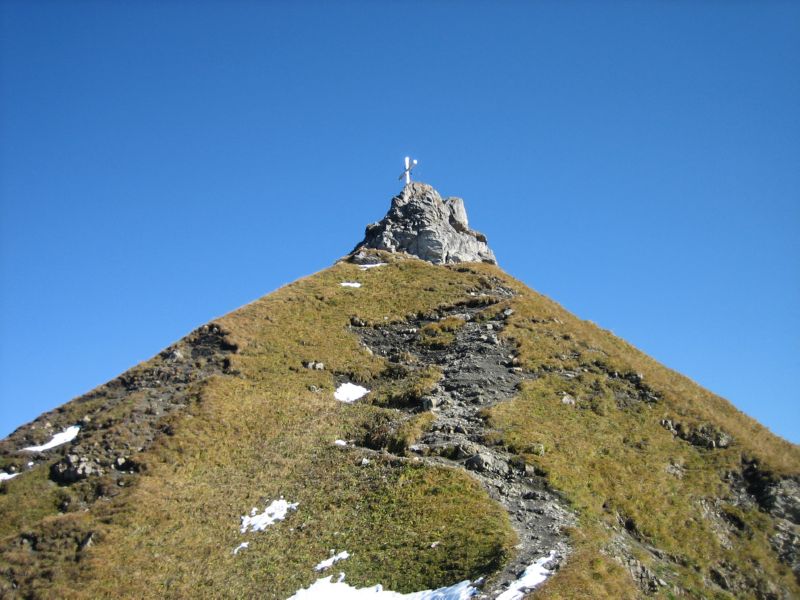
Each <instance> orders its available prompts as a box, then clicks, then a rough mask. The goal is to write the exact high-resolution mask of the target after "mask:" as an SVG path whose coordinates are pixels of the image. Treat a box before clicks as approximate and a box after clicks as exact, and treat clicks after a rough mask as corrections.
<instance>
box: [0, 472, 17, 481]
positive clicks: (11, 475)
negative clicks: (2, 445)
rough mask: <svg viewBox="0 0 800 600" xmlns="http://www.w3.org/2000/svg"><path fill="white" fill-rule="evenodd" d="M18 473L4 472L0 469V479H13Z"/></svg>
mask: <svg viewBox="0 0 800 600" xmlns="http://www.w3.org/2000/svg"><path fill="white" fill-rule="evenodd" d="M17 475H19V473H6V472H4V471H0V481H8V480H9V479H14V477H16V476H17Z"/></svg>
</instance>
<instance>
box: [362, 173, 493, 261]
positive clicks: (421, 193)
mask: <svg viewBox="0 0 800 600" xmlns="http://www.w3.org/2000/svg"><path fill="white" fill-rule="evenodd" d="M360 248H376V249H378V250H387V251H389V252H406V253H408V254H413V255H414V256H418V257H419V258H421V259H423V260H427V261H429V262H432V263H434V264H448V263H460V262H485V263H491V264H497V260H496V259H495V257H494V253H493V252H492V251H491V249H490V248H489V246H488V245H487V243H486V237H485V236H484V235H483V234H482V233H478V232H477V231H473V230H471V229H470V228H469V222H468V221H467V211H466V209H465V208H464V201H463V200H462V199H461V198H446V199H444V200H442V197H441V196H440V195H439V192H437V191H436V190H435V189H433V188H432V187H431V186H429V185H427V184H425V183H419V182H412V183H409V184H407V185H406V186H405V187H404V188H403V191H402V192H401V193H400V194H399V195H397V196H395V197H394V198H393V199H392V206H391V208H390V209H389V212H388V213H386V216H385V217H384V218H383V220H381V221H379V222H378V223H373V224H371V225H368V226H367V230H366V233H365V236H364V240H363V241H362V242H361V243H360V244H359V245H358V246H357V247H356V250H359V249H360Z"/></svg>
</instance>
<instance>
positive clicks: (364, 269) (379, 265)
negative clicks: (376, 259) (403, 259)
mask: <svg viewBox="0 0 800 600" xmlns="http://www.w3.org/2000/svg"><path fill="white" fill-rule="evenodd" d="M384 266H386V263H375V264H373V265H358V268H359V269H361V270H362V271H366V270H367V269H374V268H375V267H384Z"/></svg>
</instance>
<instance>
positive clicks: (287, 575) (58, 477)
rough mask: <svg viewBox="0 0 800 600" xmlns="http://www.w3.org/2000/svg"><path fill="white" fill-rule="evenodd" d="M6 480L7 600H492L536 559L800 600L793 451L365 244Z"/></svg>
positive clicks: (576, 338) (476, 280)
mask: <svg viewBox="0 0 800 600" xmlns="http://www.w3.org/2000/svg"><path fill="white" fill-rule="evenodd" d="M464 230H465V231H462V230H460V229H459V231H461V233H463V234H464V235H472V236H473V237H474V232H471V233H468V232H469V230H468V227H466V218H464ZM374 232H375V229H374V228H373V233H374ZM378 237H381V236H378ZM381 239H383V240H384V241H386V239H387V237H386V236H383V237H382V238H381ZM484 241H485V238H484ZM381 243H383V242H381ZM392 249H394V248H392ZM481 251H482V252H485V250H484V249H483V248H482V249H481ZM439 255H440V256H442V257H443V259H442V261H441V262H443V263H447V262H448V260H446V257H447V256H448V255H449V254H448V252H447V251H446V249H445V250H444V251H443V252H440V253H439ZM353 260H355V261H356V262H353ZM356 263H360V264H356ZM343 284H348V285H343ZM354 284H360V286H356V285H354ZM346 384H352V385H346ZM355 386H360V387H361V388H363V389H362V390H361V393H363V390H369V392H368V393H366V394H364V395H363V396H361V397H359V398H357V399H354V398H355V396H357V395H358V394H357V393H352V395H350V396H348V395H347V393H349V392H358V391H359V387H355ZM337 396H338V399H337ZM353 399H354V400H353ZM70 427H73V429H71V430H70V429H69V428H70ZM75 427H79V429H75ZM61 432H68V433H71V434H74V435H75V437H74V438H72V439H69V440H68V441H65V442H64V443H62V444H60V445H57V446H53V447H51V448H48V449H39V451H37V450H24V448H30V447H33V446H37V445H39V446H41V445H45V444H46V443H47V442H48V441H49V440H51V439H52V438H53V436H54V435H56V434H59V433H61ZM69 437H70V436H69V435H66V436H64V438H62V439H66V438H69ZM56 441H58V440H56ZM0 471H2V472H3V473H5V476H4V480H3V481H2V482H0V515H2V519H0V592H1V594H2V595H3V597H9V598H14V597H19V598H55V597H58V598H99V597H114V596H117V597H137V598H164V597H166V598H222V597H228V598H244V597H259V598H276V599H286V598H289V597H290V596H292V595H293V594H295V593H296V592H297V591H298V590H301V589H303V588H307V587H308V586H310V585H311V584H312V583H314V582H315V581H317V580H318V579H320V578H321V577H325V576H328V575H331V574H338V573H339V572H344V573H345V574H346V580H345V581H346V582H347V583H349V584H350V585H352V586H355V587H359V588H360V587H364V586H369V585H376V584H382V585H383V586H384V587H385V588H386V589H391V590H395V591H399V592H413V591H419V590H425V589H434V588H439V587H445V586H451V585H453V584H456V583H457V582H460V581H463V580H469V581H470V582H472V584H471V585H472V586H474V589H476V590H479V591H478V593H479V594H480V595H482V596H484V597H496V596H497V595H498V594H499V593H501V592H502V591H503V590H506V589H507V588H509V586H514V585H516V584H515V582H516V581H518V577H519V575H520V572H522V571H523V570H524V569H525V567H526V566H528V565H532V564H538V565H540V566H541V565H544V567H546V568H547V569H548V570H549V571H548V570H544V571H543V572H544V574H547V573H548V572H554V574H553V575H552V576H550V577H549V578H548V579H547V581H546V582H545V583H544V584H542V585H540V586H539V587H537V588H536V590H535V591H534V592H533V593H532V597H535V598H601V597H609V598H634V597H646V596H653V597H663V598H670V597H691V598H708V597H715V598H734V597H736V598H741V597H752V598H792V597H798V596H800V584H799V583H798V580H799V579H800V563H799V561H798V546H799V545H800V544H799V543H798V539H799V538H798V535H799V533H798V532H799V530H798V519H800V497H799V496H800V494H799V493H798V490H799V489H800V485H799V484H798V482H799V481H800V448H798V447H797V446H794V445H792V444H789V443H787V442H785V441H783V440H781V439H779V438H777V437H776V436H774V435H772V434H771V433H770V432H769V431H767V430H766V429H765V428H763V427H762V426H760V425H759V424H758V423H756V422H755V421H753V420H752V419H750V418H749V417H747V416H746V415H744V414H742V413H741V412H739V411H737V410H736V409H735V408H733V407H732V406H731V405H730V404H729V403H728V402H726V401H725V400H723V399H721V398H719V397H717V396H715V395H713V394H711V393H710V392H708V391H706V390H704V389H702V388H700V387H699V386H697V385H696V384H694V383H692V382H691V381H689V380H688V379H686V378H684V377H682V376H680V375H679V374H677V373H674V372H672V371H670V370H669V369H667V368H665V367H663V366H661V365H659V364H658V363H657V362H655V361H653V360H652V359H650V358H649V357H647V356H646V355H644V354H642V353H641V352H639V351H637V350H636V349H635V348H633V347H631V346H630V345H628V344H626V343H625V342H624V341H622V340H620V339H619V338H617V337H615V336H614V335H613V334H611V333H609V332H607V331H604V330H602V329H600V328H598V327H596V326H595V325H593V324H592V323H590V322H587V321H582V320H580V319H578V318H576V317H575V316H573V315H571V314H569V313H568V312H566V311H565V310H563V309H562V308H561V307H559V306H558V305H557V304H555V303H554V302H552V301H551V300H548V299H547V298H544V297H543V296H541V295H539V294H537V293H535V292H533V291H531V290H530V289H528V288H526V287H525V286H524V285H522V284H521V283H520V282H518V281H515V280H514V279H513V278H511V277H509V276H508V275H507V274H505V273H504V272H503V271H502V270H501V269H500V268H498V267H497V266H494V265H491V264H479V263H468V264H440V265H435V264H431V263H430V262H426V261H423V260H420V259H418V258H415V257H412V256H409V255H405V254H401V253H389V252H384V251H382V250H367V249H362V251H361V252H359V253H358V254H357V255H356V258H355V259H351V260H348V261H342V262H339V263H337V264H335V265H334V266H332V267H331V268H329V269H326V270H325V271H322V272H320V273H317V274H315V275H313V276H310V277H308V278H305V279H302V280H300V281H297V282H295V283H293V284H291V285H288V286H286V287H284V288H282V289H280V290H278V291H276V292H274V293H272V294H270V295H268V296H266V297H264V298H262V299H260V300H257V301H256V302H253V303H252V304H249V305H247V306H245V307H243V308H241V309H239V310H236V311H234V312H233V313H231V314H229V315H226V316H225V317H222V318H220V319H217V320H215V321H214V322H213V323H209V324H208V325H205V326H203V327H201V328H200V329H198V330H197V331H195V332H193V333H191V334H190V335H189V336H187V337H186V338H184V339H183V340H181V341H179V342H177V343H176V344H175V345H173V346H170V347H169V348H167V349H165V350H164V351H163V352H161V353H159V354H158V355H157V356H156V357H154V358H153V359H151V360H149V361H147V362H145V363H143V364H141V365H139V366H138V367H136V368H134V369H132V370H130V371H129V372H127V373H125V374H123V375H121V376H120V377H119V378H117V379H115V380H113V381H111V382H109V383H108V384H106V385H103V386H101V387H99V388H97V389H95V390H93V391H92V392H90V393H88V394H86V395H85V396H82V397H80V398H77V399H75V400H73V401H72V402H69V403H68V404H65V405H64V406H62V407H60V408H58V409H56V410H55V411H52V412H51V413H47V414H45V415H42V416H41V417H40V418H38V419H37V420H36V421H34V422H33V423H31V424H29V425H26V426H23V427H21V428H20V429H19V430H17V431H16V432H14V433H13V434H12V435H11V436H9V437H8V438H7V439H6V440H4V441H2V442H0ZM266 509H270V510H266ZM270 517H271V518H270ZM259 519H260V520H259ZM270 521H273V522H272V523H271V524H269V523H270ZM345 551H346V552H347V553H348V554H349V556H347V557H343V555H341V554H340V553H342V552H345ZM328 558H331V559H333V558H339V559H340V560H338V562H336V564H335V566H332V567H331V568H330V569H328V570H326V569H325V568H324V567H320V568H319V569H315V567H317V566H319V565H320V563H321V562H322V561H324V560H325V559H328ZM330 562H331V563H333V562H335V561H333V560H331V561H330ZM480 578H485V579H483V580H479V579H480ZM333 579H334V580H336V577H334V578H333ZM465 586H466V584H465ZM517 587H518V588H519V589H520V590H524V589H525V587H524V586H522V585H521V584H519V585H518V586H517ZM463 589H466V587H465V588H463ZM521 593H522V591H520V595H521ZM507 596H508V595H507Z"/></svg>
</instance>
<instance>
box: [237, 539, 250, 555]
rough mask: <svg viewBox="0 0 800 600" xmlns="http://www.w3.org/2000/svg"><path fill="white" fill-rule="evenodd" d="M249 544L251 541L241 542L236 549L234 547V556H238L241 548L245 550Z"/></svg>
mask: <svg viewBox="0 0 800 600" xmlns="http://www.w3.org/2000/svg"><path fill="white" fill-rule="evenodd" d="M248 546H250V542H242V543H241V544H239V545H238V546H236V548H234V549H233V555H234V556H236V555H237V554H239V551H240V550H244V549H246V548H247V547H248Z"/></svg>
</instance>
